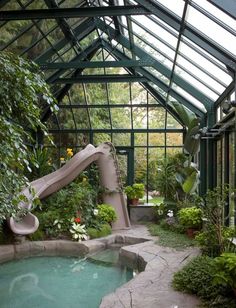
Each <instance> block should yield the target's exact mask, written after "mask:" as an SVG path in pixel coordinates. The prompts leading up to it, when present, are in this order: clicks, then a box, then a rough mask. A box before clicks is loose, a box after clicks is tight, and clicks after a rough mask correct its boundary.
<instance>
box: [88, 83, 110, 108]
mask: <svg viewBox="0 0 236 308" xmlns="http://www.w3.org/2000/svg"><path fill="white" fill-rule="evenodd" d="M84 88H85V93H86V99H87V102H88V103H89V104H104V103H105V104H106V103H107V91H106V84H105V83H96V84H95V83H87V84H85V85H84Z"/></svg>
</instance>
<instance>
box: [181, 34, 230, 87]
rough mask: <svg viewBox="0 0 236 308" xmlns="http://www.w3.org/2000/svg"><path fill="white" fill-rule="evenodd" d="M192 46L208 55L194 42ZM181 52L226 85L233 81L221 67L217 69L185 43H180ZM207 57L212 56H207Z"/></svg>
mask: <svg viewBox="0 0 236 308" xmlns="http://www.w3.org/2000/svg"><path fill="white" fill-rule="evenodd" d="M185 40H186V41H189V40H188V39H187V38H185ZM191 44H192V45H193V46H195V47H196V48H197V49H199V50H200V51H201V52H203V53H206V52H205V51H204V50H203V49H201V48H200V47H199V46H197V45H195V44H194V43H192V42H191ZM179 50H180V52H182V53H183V54H186V55H187V56H188V58H190V59H191V60H193V61H194V62H196V63H198V64H199V65H200V66H201V67H202V68H204V69H206V70H207V71H208V72H209V73H211V74H213V75H215V76H217V77H218V78H219V79H222V81H224V82H225V83H226V84H229V83H230V82H231V81H232V77H230V75H229V74H227V73H226V72H224V71H223V70H221V69H220V68H219V67H217V66H216V65H215V64H213V63H212V62H210V61H209V60H208V59H206V58H205V57H204V56H202V55H200V54H199V53H198V52H197V51H195V50H193V49H192V48H191V47H189V46H187V45H186V44H185V43H183V42H181V43H180V47H179ZM206 54H207V53H206ZM207 55H208V56H210V54H207ZM210 57H211V56H210ZM212 58H213V57H212ZM213 59H214V61H216V62H218V63H219V64H220V65H221V66H223V67H224V65H223V64H222V63H221V62H219V61H217V60H216V59H215V58H213Z"/></svg>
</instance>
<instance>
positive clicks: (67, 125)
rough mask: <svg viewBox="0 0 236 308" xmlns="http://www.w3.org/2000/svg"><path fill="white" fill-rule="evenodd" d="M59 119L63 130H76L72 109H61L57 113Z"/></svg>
mask: <svg viewBox="0 0 236 308" xmlns="http://www.w3.org/2000/svg"><path fill="white" fill-rule="evenodd" d="M57 118H58V121H59V124H60V127H61V129H63V128H64V129H75V122H74V119H73V114H72V112H71V110H70V109H65V108H63V109H62V108H61V109H59V111H58V113H57Z"/></svg>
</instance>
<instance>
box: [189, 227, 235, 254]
mask: <svg viewBox="0 0 236 308" xmlns="http://www.w3.org/2000/svg"><path fill="white" fill-rule="evenodd" d="M205 228H206V230H204V231H201V232H199V233H198V234H197V235H196V237H195V240H196V243H197V244H198V245H199V246H200V247H201V250H202V253H203V254H205V255H208V256H211V257H217V256H219V255H220V254H221V252H222V251H227V250H228V248H229V249H231V248H230V238H232V237H233V235H234V230H233V229H232V228H228V227H223V226H219V228H220V232H219V234H220V243H219V237H218V236H217V233H216V230H215V226H214V225H212V224H207V226H206V227H205ZM232 247H233V244H232Z"/></svg>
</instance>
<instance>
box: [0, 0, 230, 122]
mask: <svg viewBox="0 0 236 308" xmlns="http://www.w3.org/2000/svg"><path fill="white" fill-rule="evenodd" d="M0 8H1V12H0V22H1V24H0V31H1V38H0V50H9V51H13V52H14V53H16V54H18V55H22V56H26V57H28V58H30V59H32V60H34V61H36V62H37V63H38V64H39V65H40V66H41V69H42V70H44V72H45V74H46V79H47V81H48V82H49V83H51V84H52V89H53V91H54V93H55V95H56V97H57V98H58V100H59V101H60V100H62V98H63V96H64V95H65V94H66V93H67V92H68V90H69V89H70V88H71V86H72V85H73V84H75V83H84V84H86V83H87V82H89V83H91V82H94V83H96V82H99V83H101V82H102V83H107V82H111V81H112V82H130V83H132V82H139V83H140V84H142V85H143V86H144V87H145V88H146V89H147V90H148V91H149V92H151V93H152V94H153V95H155V98H156V99H157V101H158V102H159V103H160V104H161V105H163V106H164V107H166V108H167V109H168V111H169V112H170V113H172V114H173V115H174V116H176V118H177V115H176V114H175V112H174V110H173V109H172V107H171V105H170V104H169V102H171V101H172V100H177V101H178V102H180V103H181V104H183V105H185V106H186V107H188V108H189V109H191V110H192V111H194V112H195V113H196V114H197V115H198V116H199V117H202V116H204V114H206V113H207V111H210V110H212V109H213V108H214V106H216V105H217V104H218V103H219V101H221V100H222V99H224V98H225V97H226V96H227V95H228V94H229V93H230V91H232V89H233V86H234V84H233V76H234V74H235V71H236V21H235V14H236V4H235V1H234V0H228V1H218V0H215V1H207V0H198V1H196V0H195V1H188V0H185V1H184V0H175V1H172V0H136V1H133V0H131V1H128V0H109V1H105V0H95V1H90V0H88V1H79V0H78V1H68V0H67V1H65V0H58V1H56V0H45V1H43V0H40V1H39V0H37V1H36V0H17V1H14V3H13V2H12V1H6V0H2V1H0ZM32 18H33V19H32ZM101 50H105V51H106V52H107V54H108V59H106V58H105V57H104V56H102V57H100V58H101V59H100V60H96V61H94V57H95V58H96V55H98V54H99V53H101ZM109 55H110V56H111V57H112V60H109ZM91 60H92V61H91ZM114 60H115V61H114ZM110 67H123V68H125V70H126V72H125V73H124V74H115V75H114V74H113V75H112V76H111V75H109V74H108V73H107V71H109V68H110ZM86 68H90V69H94V70H96V69H97V70H98V69H99V68H102V69H103V74H98V75H96V74H90V75H88V74H86V75H85V74H84V73H83V72H84V70H86ZM44 116H45V117H47V111H45V114H44Z"/></svg>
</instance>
